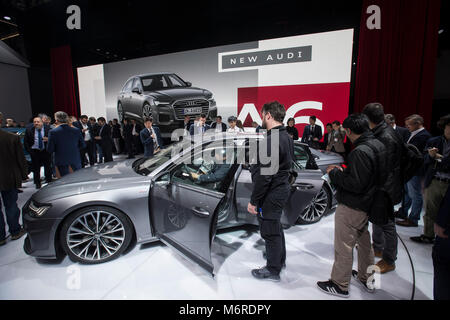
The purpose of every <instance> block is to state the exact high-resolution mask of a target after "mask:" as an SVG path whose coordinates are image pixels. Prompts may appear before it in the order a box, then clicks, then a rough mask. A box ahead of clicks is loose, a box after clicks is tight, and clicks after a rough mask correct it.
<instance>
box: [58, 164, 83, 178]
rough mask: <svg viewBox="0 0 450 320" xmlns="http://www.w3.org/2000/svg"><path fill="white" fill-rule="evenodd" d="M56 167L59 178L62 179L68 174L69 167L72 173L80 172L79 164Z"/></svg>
mask: <svg viewBox="0 0 450 320" xmlns="http://www.w3.org/2000/svg"><path fill="white" fill-rule="evenodd" d="M57 167H58V170H59V174H60V175H61V177H64V176H66V175H68V174H69V173H70V170H69V167H71V168H72V171H73V172H75V171H77V170H80V169H81V163H74V164H70V165H59V166H57Z"/></svg>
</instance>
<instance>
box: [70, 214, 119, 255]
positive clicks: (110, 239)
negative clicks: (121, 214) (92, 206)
mask: <svg viewBox="0 0 450 320" xmlns="http://www.w3.org/2000/svg"><path fill="white" fill-rule="evenodd" d="M66 241H67V247H68V248H69V250H70V251H71V252H72V253H73V254H74V255H75V256H77V257H78V258H80V259H83V260H88V261H92V262H94V261H101V260H105V259H107V258H109V257H111V256H113V255H114V254H115V253H117V252H118V251H119V250H120V249H121V247H122V245H123V243H124V241H125V228H124V225H123V224H122V222H121V221H120V220H119V219H118V218H117V217H116V216H115V215H114V214H112V213H109V212H106V211H100V210H99V211H89V212H86V213H85V214H83V215H81V216H79V217H78V218H77V219H75V220H74V221H73V222H72V224H71V225H70V226H69V228H68V231H67V235H66Z"/></svg>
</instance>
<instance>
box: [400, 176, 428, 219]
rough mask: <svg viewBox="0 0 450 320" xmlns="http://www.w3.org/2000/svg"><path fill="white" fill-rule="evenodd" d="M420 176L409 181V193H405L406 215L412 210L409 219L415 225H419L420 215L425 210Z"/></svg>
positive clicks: (404, 211)
mask: <svg viewBox="0 0 450 320" xmlns="http://www.w3.org/2000/svg"><path fill="white" fill-rule="evenodd" d="M421 180H422V179H421V177H420V176H414V177H412V179H411V180H409V181H408V183H407V186H408V192H407V193H405V199H404V202H403V206H402V209H401V210H402V211H403V214H404V215H407V213H408V211H409V209H410V208H411V213H410V214H409V217H408V219H409V220H410V221H411V222H413V223H416V224H417V223H419V220H420V213H421V212H422V209H423V196H422V181H421Z"/></svg>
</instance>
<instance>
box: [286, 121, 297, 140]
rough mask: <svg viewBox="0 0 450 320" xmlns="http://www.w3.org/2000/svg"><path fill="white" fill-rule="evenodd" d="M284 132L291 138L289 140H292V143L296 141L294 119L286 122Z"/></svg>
mask: <svg viewBox="0 0 450 320" xmlns="http://www.w3.org/2000/svg"><path fill="white" fill-rule="evenodd" d="M286 131H287V133H288V134H289V135H290V136H291V138H292V139H294V141H297V140H298V130H297V128H296V127H295V119H294V118H290V119H289V120H288V122H287V127H286Z"/></svg>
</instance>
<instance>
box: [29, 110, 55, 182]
mask: <svg viewBox="0 0 450 320" xmlns="http://www.w3.org/2000/svg"><path fill="white" fill-rule="evenodd" d="M49 131H50V127H48V126H46V125H44V123H43V122H42V119H41V118H40V117H36V118H34V119H33V126H32V127H28V128H27V130H26V131H25V138H24V140H23V144H24V147H25V150H26V151H27V152H28V153H29V154H30V156H31V163H32V166H33V180H34V184H35V185H36V189H40V188H41V167H42V166H44V174H45V180H46V182H47V183H50V182H52V157H51V154H50V153H48V152H47V150H46V148H47V141H48V132H49Z"/></svg>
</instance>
